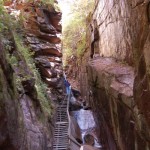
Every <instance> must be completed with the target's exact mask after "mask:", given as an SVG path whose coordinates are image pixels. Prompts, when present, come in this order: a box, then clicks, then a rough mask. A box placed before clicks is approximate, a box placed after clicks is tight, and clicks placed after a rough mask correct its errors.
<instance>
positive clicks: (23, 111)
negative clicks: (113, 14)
mask: <svg viewBox="0 0 150 150" xmlns="http://www.w3.org/2000/svg"><path fill="white" fill-rule="evenodd" d="M6 5H7V9H8V11H9V13H15V12H17V11H18V10H19V11H21V14H22V16H24V18H23V29H22V30H24V31H25V35H24V42H22V43H19V41H20V40H19V39H17V40H16V39H15V38H16V35H15V31H9V30H8V31H7V32H6V33H5V35H4V37H3V38H0V150H51V149H52V140H53V129H54V121H55V119H54V117H55V114H54V113H55V110H54V106H53V108H52V105H53V103H54V100H57V99H60V100H61V99H62V96H61V95H62V92H63V91H62V89H61V88H62V84H61V82H62V81H61V78H60V77H61V75H62V64H61V63H62V60H61V57H62V53H61V44H60V41H61V40H60V37H59V36H58V35H60V33H61V25H60V24H59V21H60V19H61V13H59V12H56V11H55V10H54V8H53V7H50V8H47V9H43V8H41V6H40V5H38V3H37V2H36V3H34V2H27V3H25V1H23V2H22V1H19V2H17V1H14V2H13V4H11V3H6ZM17 31H18V33H17V34H22V33H21V32H22V31H20V29H19V28H18V29H17ZM4 43H6V44H4ZM18 44H20V45H19V46H20V47H18ZM22 44H24V46H23V45H22ZM26 45H27V46H28V49H29V48H30V51H31V52H33V57H34V60H32V59H29V57H31V56H29V55H30V53H29V52H23V51H25V50H27V49H25V48H23V51H21V50H20V49H22V47H26ZM21 46H22V47H21ZM25 57H27V59H26V58H25ZM32 61H33V62H32ZM32 63H35V66H34V65H32ZM36 67H37V68H36ZM38 71H39V72H40V74H37V72H38ZM35 74H36V75H35ZM40 75H41V77H40ZM35 76H36V77H35ZM41 78H42V79H43V81H45V83H46V84H47V85H48V88H47V89H46V90H47V93H48V94H46V91H43V90H42V87H41V86H44V84H43V83H42V82H41ZM37 84H38V87H37ZM38 88H39V89H38ZM41 95H42V96H43V95H45V96H46V97H45V96H44V97H43V98H42V96H41ZM40 96H41V97H40Z"/></svg>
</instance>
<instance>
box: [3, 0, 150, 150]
mask: <svg viewBox="0 0 150 150" xmlns="http://www.w3.org/2000/svg"><path fill="white" fill-rule="evenodd" d="M4 6H5V9H6V10H7V12H8V13H9V14H10V15H11V16H12V17H11V18H10V17H8V16H6V17H8V19H6V20H5V23H4V26H6V27H3V28H4V29H3V32H1V36H0V150H52V142H53V138H54V126H55V121H56V110H57V105H58V103H59V101H62V99H63V98H64V90H63V80H62V75H63V65H62V57H63V52H64V50H63V51H62V43H63V41H61V34H62V33H61V32H62V28H63V27H62V25H61V23H60V22H61V18H62V13H63V12H62V13H61V12H59V11H56V7H55V8H54V5H52V4H48V5H47V4H44V2H43V1H41V0H34V1H28V0H16V1H5V3H4ZM149 10H150V2H149V0H132V1H131V0H95V8H94V10H93V13H90V14H87V16H88V17H87V22H86V47H85V48H84V51H83V53H82V55H80V56H78V57H76V56H74V55H72V56H71V57H70V58H69V59H68V60H67V63H68V64H67V67H66V68H67V70H66V73H67V75H68V78H69V79H71V80H70V82H71V81H72V80H75V82H77V85H78V88H79V89H80V91H81V94H82V98H83V99H85V100H86V103H87V104H88V105H89V106H90V107H91V110H92V111H93V115H94V118H95V122H96V132H97V135H98V140H99V143H101V145H102V148H101V149H102V150H150V78H149V77H150V58H149V57H150V52H149V51H150V48H149V47H150V27H149V23H150V20H149V19H150V11H149ZM0 11H1V10H0ZM18 14H21V15H20V16H21V17H20V18H19V19H18V17H19V15H18ZM13 19H14V20H21V23H19V25H17V24H15V23H13ZM0 28H1V24H0ZM73 40H75V39H72V41H73ZM73 50H74V51H75V50H76V49H73Z"/></svg>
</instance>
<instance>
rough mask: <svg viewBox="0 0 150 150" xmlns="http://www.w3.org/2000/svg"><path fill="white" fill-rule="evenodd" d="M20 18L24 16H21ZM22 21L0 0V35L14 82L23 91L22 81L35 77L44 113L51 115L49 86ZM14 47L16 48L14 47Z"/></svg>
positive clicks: (38, 96)
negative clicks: (42, 77) (30, 46)
mask: <svg viewBox="0 0 150 150" xmlns="http://www.w3.org/2000/svg"><path fill="white" fill-rule="evenodd" d="M20 18H22V17H21V16H20ZM20 18H19V19H20ZM22 21H23V20H17V19H14V17H13V16H10V15H9V14H8V13H7V12H6V10H5V9H4V7H3V1H2V0H0V32H1V35H0V36H1V39H2V42H3V45H4V47H5V49H6V51H5V52H6V57H7V61H8V63H9V64H10V65H11V66H12V68H13V69H14V72H15V73H14V77H15V78H14V80H15V83H14V84H15V86H16V88H17V89H18V91H22V89H23V87H22V81H26V80H30V79H31V80H32V79H34V81H35V88H36V91H37V100H38V101H39V102H40V105H41V108H42V110H43V112H44V114H45V115H46V116H50V115H51V113H52V112H51V105H50V100H48V99H49V98H48V95H47V86H46V85H45V84H44V83H43V82H42V79H41V76H40V74H39V72H38V70H37V68H36V66H35V62H34V59H33V54H34V53H33V52H31V51H30V49H29V48H28V46H26V44H25V43H24V31H23V27H22ZM14 47H15V49H13V48H14ZM12 49H13V50H12ZM16 70H17V71H16Z"/></svg>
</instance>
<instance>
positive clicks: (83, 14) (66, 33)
mask: <svg viewBox="0 0 150 150" xmlns="http://www.w3.org/2000/svg"><path fill="white" fill-rule="evenodd" d="M68 3H69V1H67V4H68ZM69 4H70V9H69V12H67V13H64V15H63V21H62V23H63V39H62V40H63V50H64V60H65V61H64V63H66V61H67V59H69V57H70V56H71V55H75V56H77V58H78V59H80V57H81V56H82V55H83V53H84V50H85V48H86V20H87V19H89V14H91V12H92V11H93V8H94V0H85V1H83V0H77V1H71V2H70V3H69ZM65 9H66V8H65V7H64V9H63V8H62V11H64V10H65Z"/></svg>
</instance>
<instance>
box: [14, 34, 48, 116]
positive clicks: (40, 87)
mask: <svg viewBox="0 0 150 150" xmlns="http://www.w3.org/2000/svg"><path fill="white" fill-rule="evenodd" d="M14 39H15V43H16V46H17V50H18V51H19V52H20V53H21V55H22V56H23V57H24V59H25V62H26V64H27V66H28V67H29V69H30V72H31V73H32V74H33V76H32V74H28V75H24V76H23V77H22V78H18V79H17V80H18V82H19V83H20V82H21V81H20V80H27V79H30V78H34V79H35V88H36V90H37V94H38V99H39V101H40V104H41V107H42V110H43V112H44V113H45V115H51V105H50V101H49V100H48V99H49V98H48V96H47V91H46V90H47V86H46V84H44V83H43V82H42V79H41V76H40V74H39V72H38V70H37V68H36V66H35V63H34V59H33V58H32V57H33V54H34V53H33V52H31V51H30V49H29V48H28V47H26V46H25V45H24V43H23V39H22V37H20V36H18V35H17V34H16V33H14Z"/></svg>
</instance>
